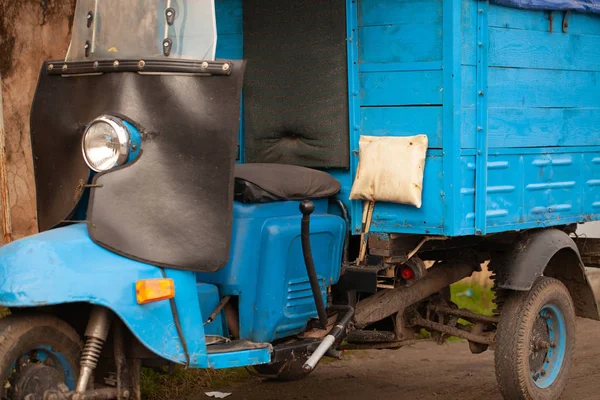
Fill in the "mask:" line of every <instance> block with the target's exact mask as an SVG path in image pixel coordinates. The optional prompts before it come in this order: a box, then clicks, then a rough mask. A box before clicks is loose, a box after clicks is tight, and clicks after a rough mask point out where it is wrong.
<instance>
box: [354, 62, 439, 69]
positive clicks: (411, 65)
mask: <svg viewBox="0 0 600 400" xmlns="http://www.w3.org/2000/svg"><path fill="white" fill-rule="evenodd" d="M359 69H360V72H397V71H436V70H441V69H442V62H441V61H430V62H408V63H373V64H367V63H363V64H360V66H359Z"/></svg>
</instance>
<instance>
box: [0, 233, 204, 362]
mask: <svg viewBox="0 0 600 400" xmlns="http://www.w3.org/2000/svg"><path fill="white" fill-rule="evenodd" d="M167 274H168V276H169V277H170V278H172V279H173V280H174V281H175V291H176V297H175V299H176V302H177V306H178V310H179V312H180V317H181V325H182V329H183V332H184V335H185V337H186V341H187V345H188V348H189V352H190V360H191V366H198V367H206V366H208V361H207V356H206V343H205V340H204V328H203V323H202V322H203V321H202V317H201V314H200V305H199V302H198V292H197V289H196V277H195V275H194V273H192V272H186V271H173V270H168V271H167ZM154 278H162V273H161V271H160V269H159V268H156V267H153V266H150V265H147V264H143V263H140V262H137V261H133V260H129V259H127V258H124V257H121V256H118V255H116V254H114V253H112V252H110V251H108V250H105V249H104V248H102V247H100V246H98V245H96V244H95V243H93V242H92V240H91V239H90V237H89V235H88V233H87V228H86V226H85V224H77V225H71V226H68V227H64V228H59V229H55V230H52V231H48V232H44V233H41V234H39V235H35V236H31V237H28V238H25V239H21V240H19V241H16V242H13V243H10V244H8V245H5V246H3V247H1V248H0V305H2V306H4V307H38V306H46V305H53V304H63V303H74V302H87V303H92V304H97V305H101V306H105V307H108V308H110V309H111V310H113V311H114V312H115V313H116V314H117V315H118V316H119V317H120V318H121V319H122V320H123V322H124V323H125V325H127V327H128V328H129V329H130V330H131V331H132V332H133V334H134V335H135V336H136V337H137V338H138V339H139V340H140V342H141V343H142V344H144V346H146V347H147V348H148V349H150V350H151V351H153V352H154V353H156V354H157V355H159V356H160V357H163V358H166V359H168V360H171V361H173V362H177V363H184V362H185V360H186V359H185V354H184V352H183V349H182V346H181V342H180V341H179V336H178V334H177V330H176V329H175V324H174V321H173V315H172V313H171V307H170V305H169V302H168V301H161V302H156V303H151V304H146V305H143V306H140V305H139V304H138V303H137V301H136V297H135V282H136V281H138V280H140V279H154Z"/></svg>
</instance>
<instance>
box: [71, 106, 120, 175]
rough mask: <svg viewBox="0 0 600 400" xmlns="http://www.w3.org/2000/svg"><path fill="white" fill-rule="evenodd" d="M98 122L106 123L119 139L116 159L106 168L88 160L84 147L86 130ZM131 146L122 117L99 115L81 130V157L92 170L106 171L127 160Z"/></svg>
mask: <svg viewBox="0 0 600 400" xmlns="http://www.w3.org/2000/svg"><path fill="white" fill-rule="evenodd" d="M98 123H105V124H108V125H109V126H110V127H111V128H112V129H113V130H114V131H115V133H116V136H117V140H118V141H119V154H118V157H117V160H116V163H115V165H113V166H112V167H110V168H107V169H98V168H96V167H95V166H94V165H93V163H92V162H91V161H90V159H89V157H88V151H87V149H86V145H85V143H86V142H85V140H86V137H87V135H88V132H89V131H90V129H92V127H93V126H94V125H96V124H98ZM130 146H131V136H130V134H129V130H128V129H127V126H126V125H125V123H124V122H123V120H122V119H120V118H118V117H115V116H112V115H101V116H99V117H98V118H95V119H93V120H92V121H91V122H90V123H89V124H88V125H87V126H86V128H85V131H84V132H83V137H82V140H81V152H82V153H83V159H84V161H85V163H86V164H87V166H88V167H89V168H90V169H91V170H92V171H94V172H106V171H109V170H111V169H112V168H115V167H117V166H119V165H123V164H125V163H126V162H127V160H128V158H129V147H130Z"/></svg>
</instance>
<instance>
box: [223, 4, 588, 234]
mask: <svg viewBox="0 0 600 400" xmlns="http://www.w3.org/2000/svg"><path fill="white" fill-rule="evenodd" d="M216 4H217V26H218V30H219V41H218V54H219V56H221V57H227V58H241V57H242V56H243V26H242V22H243V20H242V12H243V1H242V0H216ZM346 6H347V44H348V66H349V68H348V88H349V89H348V90H349V94H350V100H349V105H350V108H349V118H350V132H349V135H350V141H351V144H350V153H351V155H350V157H351V160H350V161H351V162H350V169H349V170H331V171H328V172H330V173H332V175H334V176H335V177H336V178H337V179H339V180H340V182H341V183H342V191H341V193H340V195H339V197H340V198H341V199H342V200H344V201H345V202H346V204H347V206H348V207H349V209H350V213H351V217H352V224H351V227H352V232H353V233H355V234H356V233H360V231H361V224H360V221H361V214H362V209H363V207H362V203H361V202H350V201H349V200H348V196H349V193H350V189H351V186H352V182H353V180H354V177H355V174H356V170H357V165H358V155H359V154H358V150H359V149H358V141H359V138H360V135H361V134H362V135H374V136H408V135H417V134H426V135H427V136H428V138H429V149H430V150H429V152H428V158H427V165H426V168H425V182H424V188H423V190H424V192H423V207H422V208H421V209H416V208H412V207H410V206H401V205H393V204H378V205H377V206H376V209H375V213H374V219H373V226H374V230H375V231H378V232H398V233H417V234H418V233H421V234H443V235H448V236H454V235H473V234H475V228H476V225H477V229H478V230H480V231H481V233H484V232H486V231H487V233H491V232H500V231H503V230H515V229H529V228H533V227H541V226H550V225H556V224H559V223H560V224H566V223H574V222H578V221H581V220H584V219H589V218H592V219H595V218H596V216H597V215H600V193H599V192H598V191H599V190H600V185H597V183H598V182H599V181H600V176H599V175H600V16H598V15H584V14H578V13H572V14H571V15H570V17H569V28H568V32H567V33H563V32H562V13H560V12H555V13H554V14H553V15H554V24H553V33H550V32H549V28H550V25H549V24H550V22H549V20H548V19H547V18H546V16H547V13H545V12H542V11H528V10H519V9H513V8H507V7H501V6H498V5H495V4H492V5H488V4H487V2H486V1H479V0H412V1H409V0H397V1H389V0H347V2H346ZM480 6H482V7H483V8H485V7H487V9H488V12H487V13H486V14H485V15H481V14H479V13H478V10H479V9H480ZM484 17H485V18H486V19H487V23H485V21H484V20H483V18H484ZM486 27H488V32H485V28H486ZM478 28H482V29H483V30H480V29H478ZM480 42H481V43H482V46H479V43H480ZM248 61H249V63H250V64H249V65H250V66H251V64H252V60H248ZM486 78H487V83H486ZM479 92H483V93H484V95H483V96H480V95H479ZM479 129H480V130H479ZM486 149H487V153H488V154H487V157H486V156H485V152H486ZM479 152H481V153H479ZM560 157H563V159H565V157H566V158H568V157H570V159H571V160H572V161H571V164H570V165H566V164H564V165H563V164H560V163H561V161H560V160H562V159H561V158H560ZM486 159H487V168H486V167H485V164H486ZM548 159H550V160H551V163H550V165H542V164H543V163H544V162H546V161H544V160H548ZM555 160H559V161H555ZM556 162H558V164H556ZM553 163H554V164H553ZM536 174H537V175H536ZM574 177H576V178H574ZM567 178H569V179H571V180H572V181H573V182H575V183H574V186H572V187H569V186H568V185H566V186H565V185H564V182H567ZM486 179H487V182H486ZM476 180H477V182H476ZM561 182H562V183H561ZM476 183H477V184H476ZM536 185H537V186H536ZM544 185H546V186H544ZM476 204H477V207H476ZM596 213H597V214H596ZM482 221H483V222H485V223H483V222H482Z"/></svg>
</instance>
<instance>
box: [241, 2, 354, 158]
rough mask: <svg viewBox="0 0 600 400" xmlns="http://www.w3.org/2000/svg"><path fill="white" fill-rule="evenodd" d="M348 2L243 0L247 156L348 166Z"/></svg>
mask: <svg viewBox="0 0 600 400" xmlns="http://www.w3.org/2000/svg"><path fill="white" fill-rule="evenodd" d="M345 3H346V2H344V1H340V0H283V1H282V0H244V3H243V4H244V58H245V59H247V60H248V69H247V71H246V78H245V86H244V135H245V143H246V145H245V146H246V147H245V156H246V161H247V162H249V163H259V162H263V163H265V162H266V163H282V164H295V165H302V166H306V167H315V168H335V167H341V168H347V167H348V166H349V137H348V133H349V130H348V125H349V123H348V73H347V68H348V66H347V48H346V8H345V7H346V4H345Z"/></svg>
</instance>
